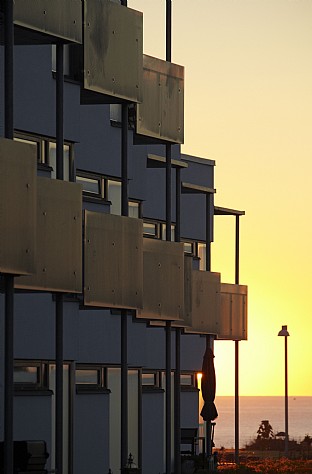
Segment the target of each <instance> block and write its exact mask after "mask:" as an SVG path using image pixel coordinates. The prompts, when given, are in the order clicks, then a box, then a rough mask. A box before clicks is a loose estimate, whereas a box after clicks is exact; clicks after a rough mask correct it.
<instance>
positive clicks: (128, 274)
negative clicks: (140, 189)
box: [84, 211, 143, 309]
mask: <svg viewBox="0 0 312 474" xmlns="http://www.w3.org/2000/svg"><path fill="white" fill-rule="evenodd" d="M84 262H85V263H84V266H85V270H84V304H85V305H86V306H99V307H107V308H127V309H137V308H142V306H143V223H142V220H141V219H135V218H131V217H122V216H116V215H112V214H104V213H97V212H90V211H85V242H84Z"/></svg>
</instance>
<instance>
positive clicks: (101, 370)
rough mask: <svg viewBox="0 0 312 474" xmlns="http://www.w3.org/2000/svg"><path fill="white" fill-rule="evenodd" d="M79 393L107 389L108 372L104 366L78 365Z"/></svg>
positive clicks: (76, 375) (76, 378)
mask: <svg viewBox="0 0 312 474" xmlns="http://www.w3.org/2000/svg"><path fill="white" fill-rule="evenodd" d="M75 380H76V387H77V391H83V390H88V391H90V390H91V391H99V390H103V389H105V387H106V371H105V367H103V366H97V365H96V366H94V365H88V366H86V365H80V364H77V366H76V372H75Z"/></svg>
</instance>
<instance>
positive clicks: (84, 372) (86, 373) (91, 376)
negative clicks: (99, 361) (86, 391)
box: [76, 369, 100, 385]
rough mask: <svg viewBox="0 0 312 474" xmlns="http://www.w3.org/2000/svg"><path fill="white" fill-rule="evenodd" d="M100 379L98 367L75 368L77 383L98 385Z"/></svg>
mask: <svg viewBox="0 0 312 474" xmlns="http://www.w3.org/2000/svg"><path fill="white" fill-rule="evenodd" d="M99 381H100V377H99V369H76V383H77V384H94V385H98V384H99Z"/></svg>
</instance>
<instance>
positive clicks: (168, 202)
mask: <svg viewBox="0 0 312 474" xmlns="http://www.w3.org/2000/svg"><path fill="white" fill-rule="evenodd" d="M171 13H172V5H171V0H166V61H171V23H172V20H171ZM166 240H167V241H171V145H169V144H167V145H166ZM166 474H171V322H170V321H167V323H166Z"/></svg>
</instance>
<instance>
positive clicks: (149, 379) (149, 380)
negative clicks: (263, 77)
mask: <svg viewBox="0 0 312 474" xmlns="http://www.w3.org/2000/svg"><path fill="white" fill-rule="evenodd" d="M142 385H149V386H152V387H154V386H155V385H156V374H155V373H150V374H142Z"/></svg>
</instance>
